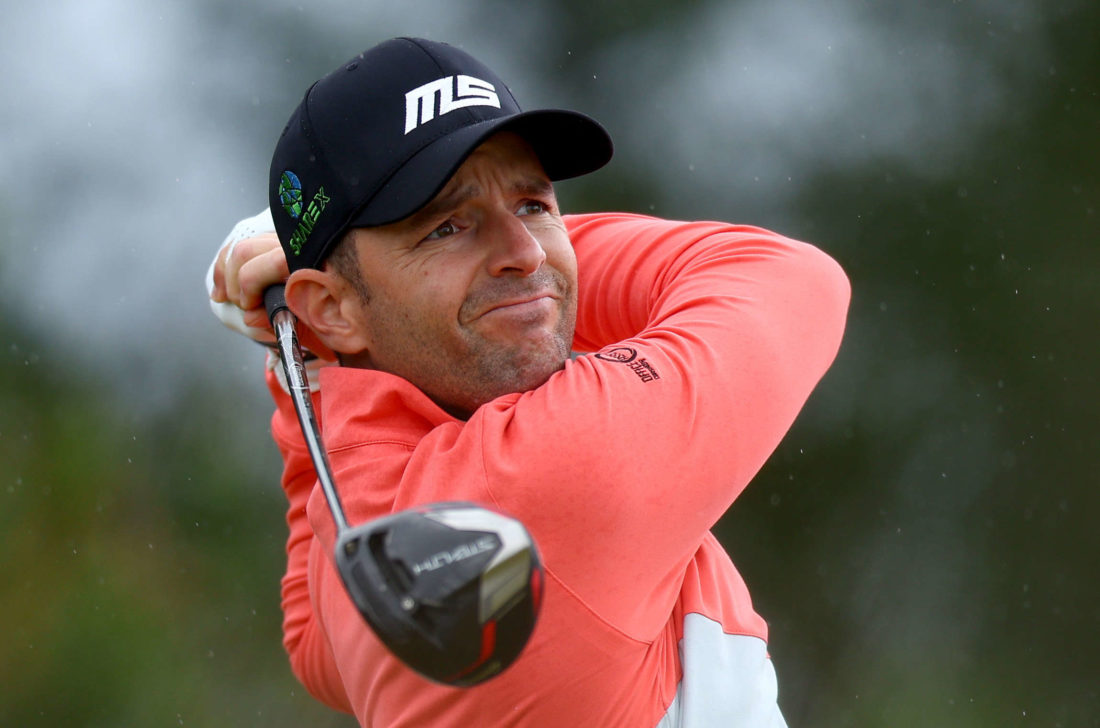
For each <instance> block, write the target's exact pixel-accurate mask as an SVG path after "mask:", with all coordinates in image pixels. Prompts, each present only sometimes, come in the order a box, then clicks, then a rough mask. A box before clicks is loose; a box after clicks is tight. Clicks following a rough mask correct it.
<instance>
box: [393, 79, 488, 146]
mask: <svg viewBox="0 0 1100 728" xmlns="http://www.w3.org/2000/svg"><path fill="white" fill-rule="evenodd" d="M467 106H494V107H496V108H498V109H499V108H500V97H499V96H497V91H496V87H494V86H493V84H491V83H489V82H488V81H482V80H481V79H480V78H474V77H473V76H463V75H458V76H444V77H443V78H441V79H439V80H437V81H431V82H429V83H426V84H424V85H423V86H418V87H416V88H414V89H413V90H412V91H409V92H408V93H407V94H405V133H406V134H408V133H409V132H411V131H413V130H414V129H416V128H417V127H418V126H420V125H422V124H427V123H428V122H429V121H431V120H432V119H434V118H435V117H436V116H443V115H444V114H449V113H450V112H452V111H454V110H455V109H462V108H465V107H467ZM437 108H438V113H437V112H436V109H437Z"/></svg>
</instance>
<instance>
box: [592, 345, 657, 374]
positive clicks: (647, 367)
mask: <svg viewBox="0 0 1100 728" xmlns="http://www.w3.org/2000/svg"><path fill="white" fill-rule="evenodd" d="M596 358H597V359H601V360H603V361H610V362H615V363H616V364H625V365H627V366H628V367H630V369H631V371H633V372H634V373H635V374H636V375H638V379H641V380H642V382H643V383H645V382H652V381H655V380H657V379H660V378H661V375H660V374H658V373H657V370H656V369H654V367H653V365H652V364H650V363H649V361H648V360H647V359H645V358H644V357H642V358H639V357H638V352H637V351H636V350H634V349H631V348H630V347H629V346H616V347H615V348H614V349H605V350H604V351H600V352H597V353H596Z"/></svg>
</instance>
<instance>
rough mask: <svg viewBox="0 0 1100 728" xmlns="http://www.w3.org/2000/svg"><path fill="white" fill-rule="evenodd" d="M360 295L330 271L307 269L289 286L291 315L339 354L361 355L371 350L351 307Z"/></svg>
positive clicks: (298, 272) (292, 278)
mask: <svg viewBox="0 0 1100 728" xmlns="http://www.w3.org/2000/svg"><path fill="white" fill-rule="evenodd" d="M356 295H357V294H356V293H355V291H353V290H351V286H349V285H348V283H347V281H345V280H344V279H343V277H341V276H340V275H338V274H336V273H334V272H330V271H323V270H314V269H312V268H303V269H301V270H296V271H294V272H293V273H291V274H290V278H288V279H287V282H286V303H287V306H288V307H289V308H290V310H291V312H292V313H293V314H294V315H295V316H297V317H298V320H299V321H301V322H302V323H303V324H305V325H306V326H308V327H309V328H310V330H312V331H313V333H314V334H316V335H317V338H318V339H320V341H321V343H322V344H324V345H325V346H327V347H328V348H329V349H332V350H333V351H334V352H337V353H339V354H358V353H360V352H362V351H364V350H365V349H366V347H367V342H366V335H365V333H364V332H363V331H362V330H361V328H360V327H359V326H358V325H357V324H358V319H357V318H356V316H355V313H356V310H357V309H356V307H354V306H351V305H349V302H350V301H351V300H352V299H351V297H353V296H356Z"/></svg>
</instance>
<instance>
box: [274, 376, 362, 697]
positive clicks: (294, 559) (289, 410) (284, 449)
mask: <svg viewBox="0 0 1100 728" xmlns="http://www.w3.org/2000/svg"><path fill="white" fill-rule="evenodd" d="M266 376H267V387H268V389H269V390H270V392H271V396H272V398H273V399H274V400H275V404H276V408H275V413H274V415H273V416H272V420H271V432H272V436H273V438H274V440H275V444H276V445H277V446H278V448H279V452H280V454H281V455H282V458H283V476H282V486H283V492H284V493H285V494H286V497H287V515H286V520H287V526H288V527H289V534H288V536H287V542H286V554H287V564H286V572H285V574H284V576H283V579H282V584H281V590H282V609H283V647H284V648H285V649H286V651H287V655H288V656H289V658H290V667H291V670H292V671H293V673H294V675H295V677H297V678H298V680H299V681H300V682H301V683H302V685H303V686H304V687H305V688H306V690H307V691H308V692H309V693H310V694H311V695H313V697H315V698H317V699H318V700H320V701H321V702H323V703H325V704H326V705H328V706H330V707H332V708H336V709H337V710H343V711H346V712H351V705H350V703H349V702H348V697H347V695H346V693H345V692H344V689H343V683H342V681H341V680H340V675H339V672H338V670H337V668H336V662H335V660H334V658H333V655H332V650H331V649H330V647H329V643H328V640H327V638H326V636H325V634H324V630H323V629H322V627H321V624H320V621H319V620H318V619H317V616H316V615H317V612H316V611H315V609H314V604H313V598H312V596H311V590H310V584H309V578H310V577H309V575H310V573H311V571H313V570H314V566H315V564H314V562H315V561H316V560H317V559H321V558H325V555H324V554H322V553H321V546H320V542H319V541H318V540H317V539H316V538H315V537H314V533H313V528H312V527H311V526H310V523H309V518H308V516H307V514H306V504H307V503H308V501H309V498H310V495H311V493H312V492H313V490H314V487H315V485H316V483H317V473H316V471H315V470H314V468H313V462H312V460H311V459H310V456H309V451H308V450H307V448H306V444H305V440H304V439H303V437H302V434H301V430H300V429H299V425H298V419H297V414H296V413H295V411H294V403H293V401H292V400H291V398H290V396H289V395H288V394H287V393H286V392H285V391H284V390H283V388H282V386H281V385H280V384H279V381H278V378H277V377H276V376H275V374H274V372H273V371H272V370H268V372H267V375H266ZM313 399H314V402H313V405H314V410H315V411H316V412H320V411H321V407H320V396H319V395H318V394H317V393H314V394H313Z"/></svg>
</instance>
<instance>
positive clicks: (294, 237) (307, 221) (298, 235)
mask: <svg viewBox="0 0 1100 728" xmlns="http://www.w3.org/2000/svg"><path fill="white" fill-rule="evenodd" d="M300 192H301V191H300V190H299V194H300ZM281 196H282V190H281V186H280V198H281ZM328 202H329V198H328V197H327V196H326V195H325V188H324V187H322V188H321V189H319V190H317V194H315V195H314V196H313V199H312V200H310V201H309V205H308V206H307V207H306V209H305V212H301V207H302V203H301V201H299V202H298V209H299V212H300V214H301V222H299V223H298V227H296V228H294V232H293V233H291V235H290V249H291V250H293V251H294V254H295V255H298V254H299V253H301V252H302V247H303V246H304V245H305V244H306V241H307V240H309V235H310V233H312V232H313V227H314V225H316V224H317V218H319V217H321V213H322V212H324V209H325V205H327V204H328ZM288 212H289V210H288Z"/></svg>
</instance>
